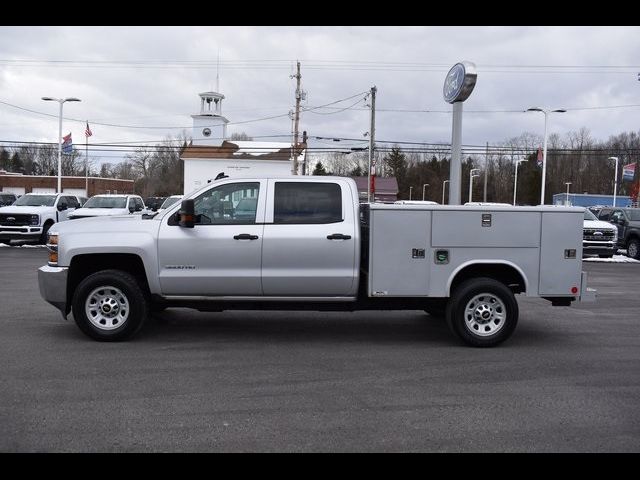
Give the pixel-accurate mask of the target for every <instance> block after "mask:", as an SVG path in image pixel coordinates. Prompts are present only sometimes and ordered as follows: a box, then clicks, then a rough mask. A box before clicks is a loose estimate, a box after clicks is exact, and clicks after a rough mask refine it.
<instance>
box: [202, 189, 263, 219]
mask: <svg viewBox="0 0 640 480" xmlns="http://www.w3.org/2000/svg"><path fill="white" fill-rule="evenodd" d="M259 190H260V183H259V182H242V183H228V184H226V185H221V186H219V187H215V188H212V189H211V190H207V191H206V192H204V193H202V194H201V195H200V196H199V197H197V198H195V199H194V202H193V203H194V210H195V215H196V225H251V224H254V223H255V222H256V212H257V209H258V193H259Z"/></svg>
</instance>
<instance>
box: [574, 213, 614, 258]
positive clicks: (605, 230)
mask: <svg viewBox="0 0 640 480" xmlns="http://www.w3.org/2000/svg"><path fill="white" fill-rule="evenodd" d="M582 238H583V239H582V256H583V257H585V256H587V255H598V256H599V257H601V258H611V257H613V256H614V255H615V254H616V253H618V229H617V228H615V227H613V226H612V225H611V224H610V223H608V222H603V221H601V220H598V217H596V216H595V215H594V214H593V213H591V211H589V209H585V211H584V227H583V237H582Z"/></svg>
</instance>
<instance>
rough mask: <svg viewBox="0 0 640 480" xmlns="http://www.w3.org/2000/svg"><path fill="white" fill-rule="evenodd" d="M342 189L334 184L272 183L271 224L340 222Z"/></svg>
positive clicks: (341, 215) (341, 219)
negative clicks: (273, 185)
mask: <svg viewBox="0 0 640 480" xmlns="http://www.w3.org/2000/svg"><path fill="white" fill-rule="evenodd" d="M343 219H344V217H343V209H342V191H341V188H340V185H339V184H337V183H315V182H276V183H275V187H274V208H273V223H274V224H327V223H339V222H342V221H343Z"/></svg>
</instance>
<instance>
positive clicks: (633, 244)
mask: <svg viewBox="0 0 640 480" xmlns="http://www.w3.org/2000/svg"><path fill="white" fill-rule="evenodd" d="M627 255H629V256H630V257H631V258H635V259H636V260H640V240H638V239H637V238H632V239H631V240H629V243H628V245H627Z"/></svg>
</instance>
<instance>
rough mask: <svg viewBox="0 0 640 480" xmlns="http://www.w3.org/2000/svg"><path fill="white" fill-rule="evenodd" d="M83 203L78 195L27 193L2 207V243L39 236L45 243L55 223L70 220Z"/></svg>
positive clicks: (0, 220) (0, 233)
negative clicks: (11, 203) (70, 216)
mask: <svg viewBox="0 0 640 480" xmlns="http://www.w3.org/2000/svg"><path fill="white" fill-rule="evenodd" d="M79 206H80V202H79V201H78V197H76V196H75V195H65V194H64V193H62V194H55V193H53V194H50V193H27V194H26V195H23V196H21V197H20V198H19V199H17V200H16V201H15V202H14V203H13V205H10V206H8V207H2V208H0V243H6V244H8V243H10V241H11V240H38V242H39V243H41V244H44V243H45V242H46V241H47V233H48V232H49V228H51V225H53V224H54V223H56V222H62V221H64V220H67V219H68V216H69V214H70V213H72V212H73V211H74V210H75V209H76V208H78V207H79Z"/></svg>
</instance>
